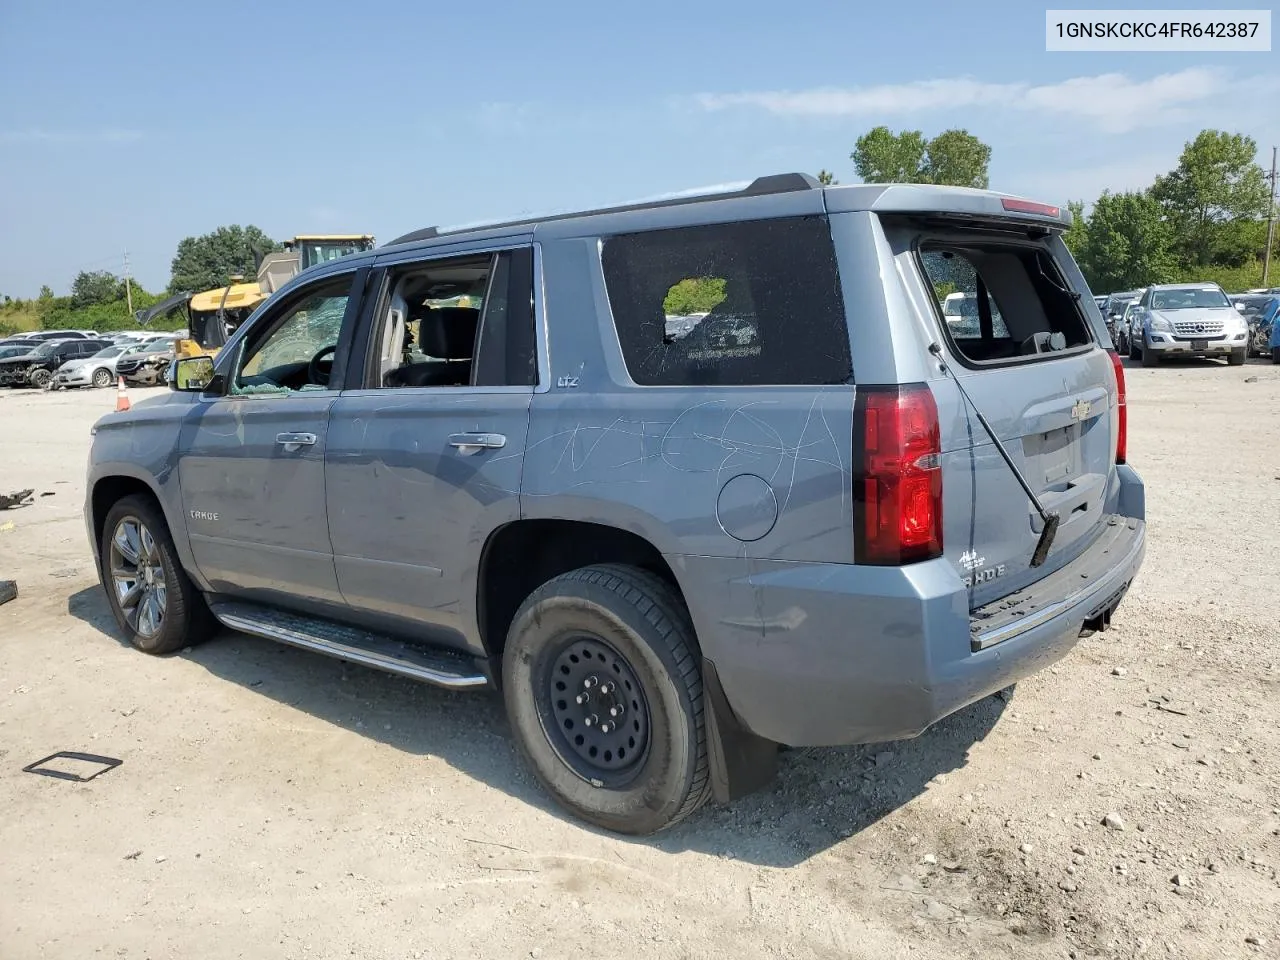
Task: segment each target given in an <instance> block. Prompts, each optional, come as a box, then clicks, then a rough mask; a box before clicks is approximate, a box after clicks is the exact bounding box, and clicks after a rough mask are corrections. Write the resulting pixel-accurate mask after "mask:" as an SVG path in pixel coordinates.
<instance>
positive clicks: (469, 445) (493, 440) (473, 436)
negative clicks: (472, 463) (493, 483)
mask: <svg viewBox="0 0 1280 960" xmlns="http://www.w3.org/2000/svg"><path fill="white" fill-rule="evenodd" d="M506 445H507V438H506V437H504V436H503V435H502V434H500V433H455V434H453V435H451V436H450V437H449V446H451V447H457V448H458V452H459V453H461V454H462V455H463V456H465V457H469V456H471V455H472V454H474V453H479V452H480V451H481V450H501V449H502V448H503V447H505V446H506Z"/></svg>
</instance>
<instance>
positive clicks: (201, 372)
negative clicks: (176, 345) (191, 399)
mask: <svg viewBox="0 0 1280 960" xmlns="http://www.w3.org/2000/svg"><path fill="white" fill-rule="evenodd" d="M166 379H167V380H168V381H169V387H170V389H173V390H180V391H182V392H184V393H208V392H217V390H218V387H219V385H220V383H221V380H222V378H221V377H219V376H218V375H217V374H215V373H214V371H213V357H206V356H200V357H179V358H178V359H176V360H174V361H173V362H172V363H171V364H169V373H168V376H167V377H166Z"/></svg>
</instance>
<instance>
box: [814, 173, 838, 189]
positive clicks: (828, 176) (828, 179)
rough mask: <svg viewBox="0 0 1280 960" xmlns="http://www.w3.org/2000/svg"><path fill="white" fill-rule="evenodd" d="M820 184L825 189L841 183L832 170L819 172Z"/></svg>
mask: <svg viewBox="0 0 1280 960" xmlns="http://www.w3.org/2000/svg"><path fill="white" fill-rule="evenodd" d="M818 182H819V183H820V184H822V185H823V186H824V187H834V186H836V185H837V184H839V183H840V181H839V180H837V179H836V175H835V174H834V173H832V172H831V171H830V170H819V171H818Z"/></svg>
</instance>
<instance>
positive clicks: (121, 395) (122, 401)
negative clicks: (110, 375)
mask: <svg viewBox="0 0 1280 960" xmlns="http://www.w3.org/2000/svg"><path fill="white" fill-rule="evenodd" d="M130 406H131V404H130V403H129V394H127V393H125V390H124V377H118V378H116V413H119V412H120V411H121V410H128V409H129V408H130Z"/></svg>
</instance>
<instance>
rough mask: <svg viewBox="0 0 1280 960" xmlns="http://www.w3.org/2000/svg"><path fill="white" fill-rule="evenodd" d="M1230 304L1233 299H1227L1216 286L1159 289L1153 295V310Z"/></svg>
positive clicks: (1228, 305) (1188, 308) (1192, 308)
mask: <svg viewBox="0 0 1280 960" xmlns="http://www.w3.org/2000/svg"><path fill="white" fill-rule="evenodd" d="M1230 306H1231V301H1230V300H1228V299H1227V295H1226V294H1225V293H1223V292H1222V291H1221V290H1219V289H1217V288H1216V287H1200V288H1199V289H1195V288H1192V289H1184V290H1158V291H1156V292H1155V293H1153V294H1152V295H1151V309H1153V310H1195V309H1200V310H1204V309H1206V308H1213V307H1230Z"/></svg>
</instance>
